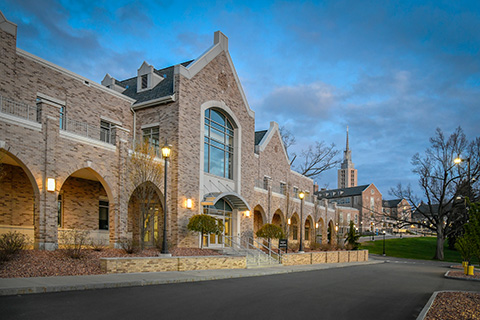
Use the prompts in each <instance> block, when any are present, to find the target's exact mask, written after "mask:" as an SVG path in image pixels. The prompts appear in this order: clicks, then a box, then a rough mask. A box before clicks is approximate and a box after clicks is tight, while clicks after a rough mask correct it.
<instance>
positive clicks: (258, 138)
mask: <svg viewBox="0 0 480 320" xmlns="http://www.w3.org/2000/svg"><path fill="white" fill-rule="evenodd" d="M267 131H268V130H262V131H255V145H256V146H258V145H259V144H260V141H262V139H263V137H264V136H265V134H266V133H267Z"/></svg>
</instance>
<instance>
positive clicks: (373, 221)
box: [315, 183, 384, 232]
mask: <svg viewBox="0 0 480 320" xmlns="http://www.w3.org/2000/svg"><path fill="white" fill-rule="evenodd" d="M315 194H316V195H317V197H318V199H326V200H328V202H329V203H336V204H337V206H339V207H351V208H355V209H357V210H358V214H356V215H351V216H350V219H348V216H347V217H340V216H339V217H338V221H339V229H340V230H342V228H343V229H344V228H346V226H348V224H349V222H350V220H352V221H353V222H354V223H355V225H356V226H357V227H358V228H359V230H360V232H364V231H375V230H376V229H378V228H379V225H380V223H381V222H382V218H384V217H383V214H382V194H381V193H380V191H379V190H378V189H377V187H376V186H375V185H374V184H373V183H371V184H367V185H363V186H355V187H351V188H339V189H334V190H320V191H318V192H316V193H315ZM357 216H358V217H357ZM380 228H381V227H380Z"/></svg>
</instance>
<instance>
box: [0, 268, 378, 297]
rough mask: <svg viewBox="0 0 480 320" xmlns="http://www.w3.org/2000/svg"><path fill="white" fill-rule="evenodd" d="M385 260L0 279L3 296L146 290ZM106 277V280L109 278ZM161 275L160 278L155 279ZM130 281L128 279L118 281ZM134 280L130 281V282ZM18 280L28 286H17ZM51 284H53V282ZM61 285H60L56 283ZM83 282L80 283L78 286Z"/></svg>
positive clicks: (0, 291)
mask: <svg viewBox="0 0 480 320" xmlns="http://www.w3.org/2000/svg"><path fill="white" fill-rule="evenodd" d="M379 263H383V261H365V262H356V263H355V262H353V263H351V262H350V263H336V264H318V265H298V266H276V267H272V268H260V269H231V270H229V271H230V272H229V271H227V270H196V271H172V272H168V273H167V272H163V273H160V272H159V273H157V274H155V273H125V274H110V276H111V277H112V279H108V278H109V275H92V276H66V277H45V278H8V279H0V281H1V280H5V282H13V284H11V285H10V286H9V287H6V286H5V285H4V284H2V283H1V282H0V285H3V286H4V287H3V288H0V296H9V295H24V294H37V293H51V292H64V291H78V290H92V289H113V288H125V287H143V286H149V285H162V284H174V283H187V282H199V281H210V280H222V279H234V278H244V277H260V276H270V275H278V274H289V273H295V272H307V271H318V270H327V269H336V268H346V267H354V266H362V265H371V264H379ZM105 276H106V278H105ZM155 276H158V277H159V278H155ZM118 278H127V279H118ZM128 278H130V280H128ZM15 281H18V282H24V284H21V283H20V284H18V285H16V284H15ZM49 282H50V283H49ZM55 282H60V283H55ZM75 282H79V283H75Z"/></svg>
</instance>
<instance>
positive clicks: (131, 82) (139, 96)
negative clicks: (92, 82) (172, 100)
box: [116, 60, 193, 105]
mask: <svg viewBox="0 0 480 320" xmlns="http://www.w3.org/2000/svg"><path fill="white" fill-rule="evenodd" d="M192 61H193V60H190V61H187V62H183V63H181V65H182V66H185V67H186V66H188V65H189V64H190V63H192ZM174 70H175V66H170V67H167V68H164V69H155V70H154V72H155V73H156V74H158V75H159V76H161V77H162V78H164V79H163V80H162V81H160V83H158V84H157V85H156V86H155V87H153V88H152V89H150V90H145V91H141V92H137V77H133V78H130V79H126V80H123V81H117V82H116V84H118V85H119V86H122V87H124V88H125V91H123V92H122V93H123V94H124V95H126V96H128V97H130V98H133V99H135V100H137V101H136V102H135V103H134V105H136V104H140V103H142V102H146V101H150V100H155V99H158V98H162V97H167V96H171V95H173V94H174V93H175V88H174V85H173V81H174Z"/></svg>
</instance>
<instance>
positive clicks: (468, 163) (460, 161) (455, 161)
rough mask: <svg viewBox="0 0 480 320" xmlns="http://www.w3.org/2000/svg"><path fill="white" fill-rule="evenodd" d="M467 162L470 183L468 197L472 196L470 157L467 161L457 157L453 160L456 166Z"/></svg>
mask: <svg viewBox="0 0 480 320" xmlns="http://www.w3.org/2000/svg"><path fill="white" fill-rule="evenodd" d="M464 161H466V162H467V166H468V169H467V181H468V195H470V188H471V186H470V183H471V182H470V157H468V158H466V159H462V158H460V157H457V158H455V159H454V160H453V162H454V163H455V164H460V163H462V162H464Z"/></svg>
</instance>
